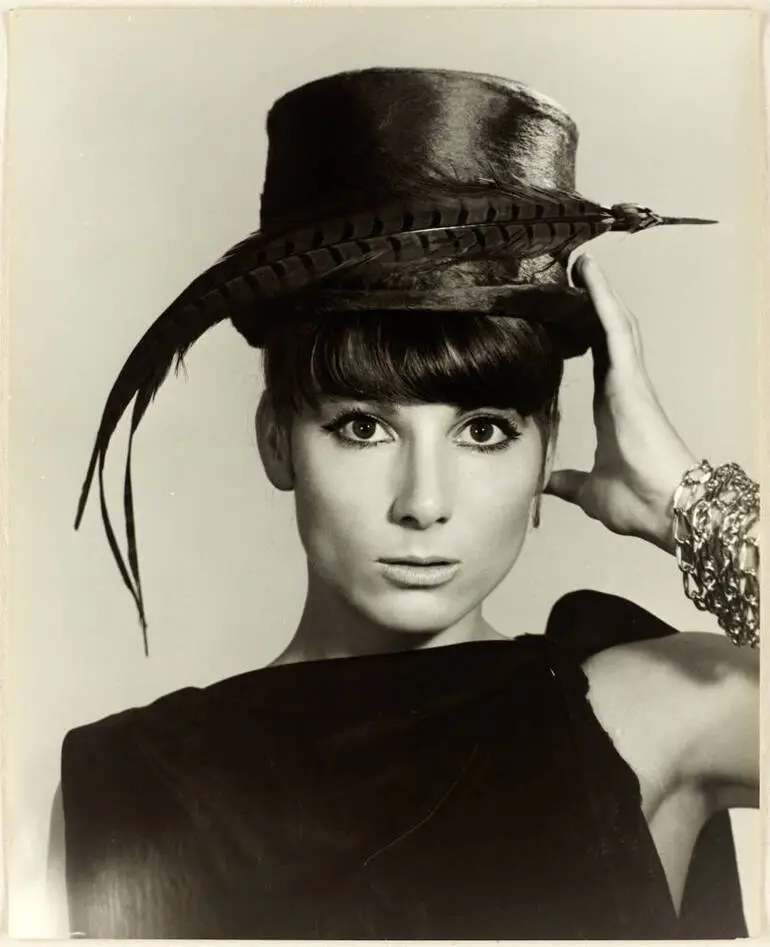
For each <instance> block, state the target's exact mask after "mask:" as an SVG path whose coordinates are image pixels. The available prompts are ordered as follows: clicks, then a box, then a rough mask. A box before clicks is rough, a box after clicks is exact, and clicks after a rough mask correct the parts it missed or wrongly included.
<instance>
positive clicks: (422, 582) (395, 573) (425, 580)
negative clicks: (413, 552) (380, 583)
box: [378, 556, 460, 589]
mask: <svg viewBox="0 0 770 947" xmlns="http://www.w3.org/2000/svg"><path fill="white" fill-rule="evenodd" d="M378 562H379V563H380V566H381V569H382V572H383V575H384V576H385V578H386V579H387V580H388V581H389V582H391V583H392V584H393V585H395V586H397V587H398V588H402V589H425V588H438V587H439V586H442V585H446V584H447V583H448V582H451V581H452V579H453V578H454V577H455V575H457V572H458V571H459V569H460V562H459V561H458V560H457V559H445V558H444V557H442V556H404V557H400V558H397V559H396V558H393V559H390V558H389V559H379V560H378Z"/></svg>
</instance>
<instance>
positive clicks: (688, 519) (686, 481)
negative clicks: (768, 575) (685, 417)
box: [673, 460, 759, 648]
mask: <svg viewBox="0 0 770 947" xmlns="http://www.w3.org/2000/svg"><path fill="white" fill-rule="evenodd" d="M673 514H674V542H675V549H676V561H677V565H678V566H679V569H680V570H681V572H682V583H683V586H684V592H685V595H687V597H688V598H689V599H690V600H691V601H692V602H693V604H694V605H695V606H696V608H699V609H701V610H702V611H708V612H710V613H711V614H712V615H714V616H716V619H717V622H718V623H719V626H720V628H722V629H723V630H724V631H725V633H726V634H727V637H728V638H729V639H730V640H731V641H732V642H733V644H735V645H749V646H750V647H753V648H755V647H757V646H758V645H759V541H758V539H757V537H756V535H755V531H756V528H757V525H758V522H759V485H758V484H757V483H755V482H754V481H753V480H751V479H750V478H749V477H748V476H747V475H746V473H745V472H744V471H743V470H742V469H741V468H740V467H739V466H738V465H737V464H734V463H729V464H723V465H722V466H720V467H716V468H715V467H712V466H711V464H710V463H709V462H708V461H707V460H702V461H701V462H700V463H698V464H695V465H694V466H692V467H691V468H690V469H689V470H688V471H687V472H686V473H685V474H684V476H683V477H682V480H681V482H680V484H679V486H678V487H677V489H676V491H675V493H674V500H673Z"/></svg>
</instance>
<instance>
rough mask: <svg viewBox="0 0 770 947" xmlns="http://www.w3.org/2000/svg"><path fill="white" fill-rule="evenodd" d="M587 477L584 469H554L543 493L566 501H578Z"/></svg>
mask: <svg viewBox="0 0 770 947" xmlns="http://www.w3.org/2000/svg"><path fill="white" fill-rule="evenodd" d="M587 479H588V474H587V473H586V472H585V471H584V470H554V472H553V473H552V474H551V476H550V478H549V480H548V483H547V484H546V485H545V489H544V490H543V493H549V494H551V496H555V497H559V498H560V499H561V500H566V501H567V503H579V502H580V501H579V496H580V491H581V489H582V487H583V484H584V483H585V482H586V480H587Z"/></svg>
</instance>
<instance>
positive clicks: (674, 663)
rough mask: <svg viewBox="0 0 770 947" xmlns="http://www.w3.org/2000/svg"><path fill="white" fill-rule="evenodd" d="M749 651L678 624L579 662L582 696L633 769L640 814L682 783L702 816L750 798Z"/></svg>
mask: <svg viewBox="0 0 770 947" xmlns="http://www.w3.org/2000/svg"><path fill="white" fill-rule="evenodd" d="M758 659H759V654H758V652H757V651H753V650H751V649H748V648H735V647H734V646H733V645H732V644H731V643H730V642H729V641H728V640H727V639H726V638H723V637H722V636H720V635H714V634H710V633H706V632H683V633H681V634H677V635H669V636H666V637H664V638H657V639H653V640H644V641H638V642H634V643H631V644H625V645H619V646H617V647H615V648H609V649H607V650H605V651H603V652H600V653H599V654H598V655H596V656H595V657H593V658H591V659H590V660H589V661H588V662H587V664H586V666H585V670H586V674H587V676H588V679H589V682H590V700H591V705H592V707H593V709H594V712H595V713H596V716H597V718H598V719H599V720H600V722H601V723H602V725H603V726H604V728H605V730H606V731H607V732H608V733H609V734H610V736H611V738H612V740H613V743H614V744H615V746H616V748H617V750H618V752H619V753H620V755H621V756H623V758H624V759H625V760H626V762H628V763H629V765H630V766H631V768H632V769H633V770H634V771H635V773H636V774H637V776H638V777H639V780H640V784H641V787H642V796H643V802H644V808H645V812H646V814H647V816H648V818H652V817H654V814H655V813H656V811H657V810H658V808H659V806H660V805H661V803H662V802H663V801H665V799H666V797H667V796H668V795H669V794H670V793H671V792H675V791H678V790H679V789H681V788H686V789H688V791H689V792H690V793H694V794H695V795H694V796H693V797H692V798H698V799H699V800H700V804H701V805H702V807H703V817H704V820H705V819H707V818H708V817H709V816H710V815H712V814H714V813H715V812H717V811H719V810H721V809H729V808H746V807H748V808H756V807H758V805H759V660H758ZM629 695H633V697H632V698H630V697H629Z"/></svg>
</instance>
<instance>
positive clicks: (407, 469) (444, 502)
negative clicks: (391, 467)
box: [391, 442, 452, 529]
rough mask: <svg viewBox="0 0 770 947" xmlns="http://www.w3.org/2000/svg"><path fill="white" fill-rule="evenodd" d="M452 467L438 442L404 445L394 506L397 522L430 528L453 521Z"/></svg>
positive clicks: (417, 527) (411, 526) (416, 527)
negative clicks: (450, 477) (450, 519)
mask: <svg viewBox="0 0 770 947" xmlns="http://www.w3.org/2000/svg"><path fill="white" fill-rule="evenodd" d="M448 466H449V465H448V463H447V458H446V457H445V456H443V454H442V451H441V450H440V447H439V445H437V444H434V443H428V442H422V443H417V442H414V443H411V444H409V445H404V451H403V456H402V463H401V465H400V469H399V471H398V485H397V489H396V495H395V499H394V501H393V505H392V507H391V515H392V518H393V521H394V522H396V523H398V525H399V526H404V527H406V528H407V529H429V528H430V527H431V526H433V525H434V524H437V523H446V522H447V521H448V520H449V518H450V516H451V513H452V510H451V506H452V499H451V495H450V494H451V484H450V483H449V482H448V481H449V475H450V471H449V469H448Z"/></svg>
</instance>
